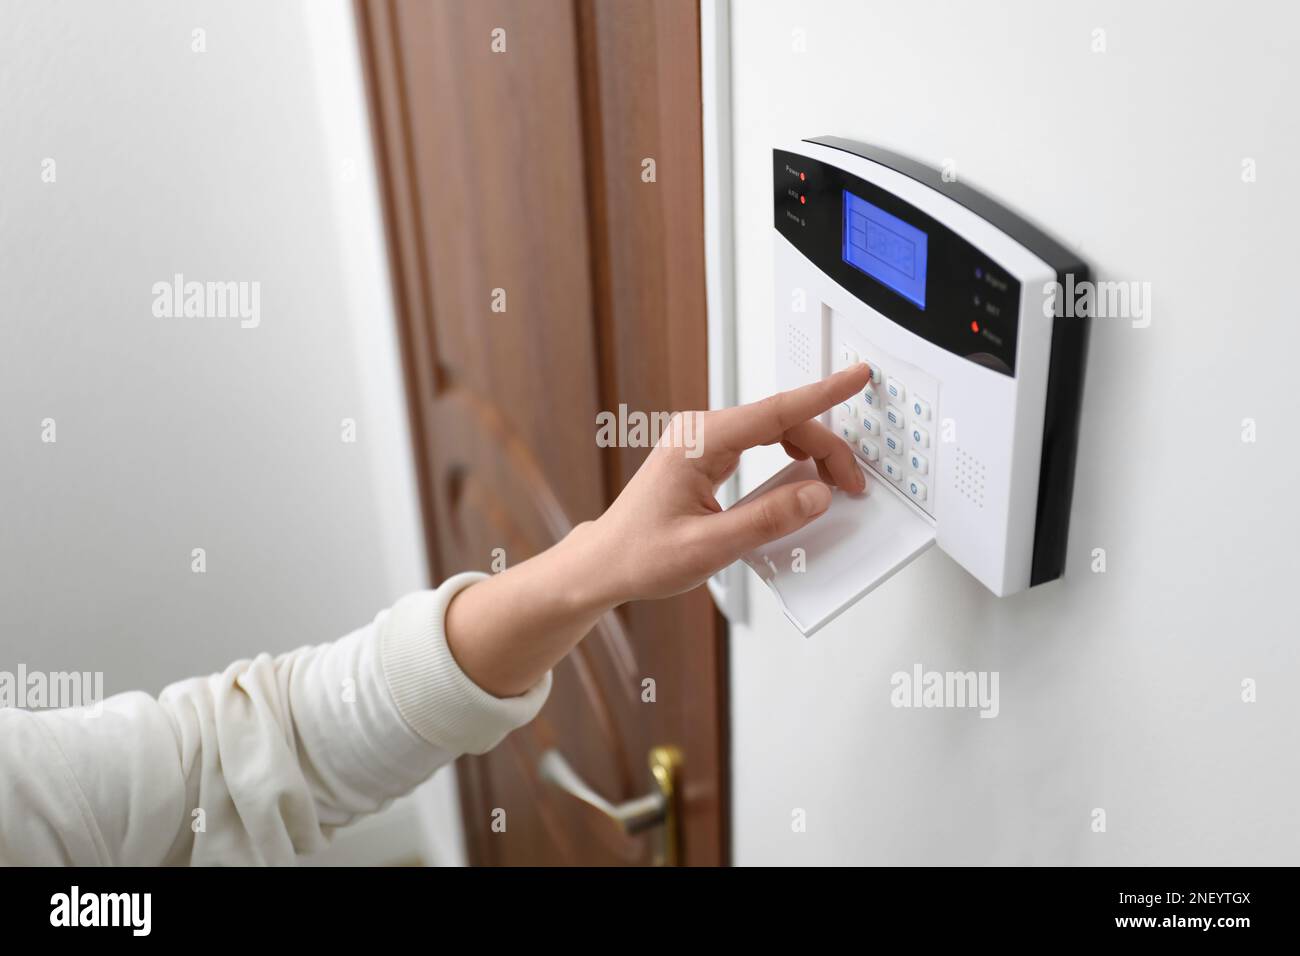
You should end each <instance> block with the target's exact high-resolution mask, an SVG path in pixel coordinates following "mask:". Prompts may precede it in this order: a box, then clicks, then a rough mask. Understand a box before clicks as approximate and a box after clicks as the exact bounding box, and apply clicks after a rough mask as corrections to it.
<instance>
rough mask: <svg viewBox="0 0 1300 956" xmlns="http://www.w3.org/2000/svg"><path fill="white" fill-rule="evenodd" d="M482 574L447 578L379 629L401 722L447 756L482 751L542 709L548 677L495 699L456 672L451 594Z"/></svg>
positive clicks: (396, 608)
mask: <svg viewBox="0 0 1300 956" xmlns="http://www.w3.org/2000/svg"><path fill="white" fill-rule="evenodd" d="M486 577H487V575H486V574H482V573H479V572H477V571H473V572H468V573H465V574H457V575H455V576H454V577H450V578H448V579H447V580H446V581H444V582H443V583H442V585H441V586H440V587H439V588H438V589H437V590H436V591H417V592H415V593H414V594H408V595H407V596H406V597H404V598H402V599H401V600H400V601H398V602H397V603H396V604H394V605H393V607H392V610H391V611H389V613H388V615H387V617H386V619H385V620H384V622H383V623H382V624H381V625H380V627H381V631H382V633H381V634H380V659H381V661H382V664H383V670H384V679H385V680H386V681H387V682H388V690H389V693H391V694H392V695H393V702H394V703H395V704H396V705H397V709H398V711H399V712H400V713H401V715H402V717H403V718H404V719H405V720H406V722H407V723H408V724H409V725H410V726H411V729H412V730H414V731H415V732H416V733H417V734H419V735H420V736H421V737H423V738H424V739H425V740H427V741H428V742H429V743H431V744H433V745H435V746H437V747H441V748H443V749H444V750H448V751H450V752H451V753H455V754H462V753H472V754H481V753H485V752H487V751H489V750H491V749H492V748H493V747H495V746H496V745H497V744H498V743H500V742H501V739H502V738H503V737H505V735H506V734H508V733H510V732H511V731H512V730H515V729H516V728H518V727H522V726H523V725H524V724H526V723H528V722H529V721H530V720H532V719H533V718H534V717H536V716H537V712H538V711H539V710H541V709H542V705H543V704H544V703H546V698H547V695H548V694H550V692H551V674H550V671H547V673H546V676H545V677H543V678H542V679H541V680H540V681H538V682H537V683H536V684H534V685H533V686H532V687H531V688H530V689H529V690H528V691H527V692H526V693H524V694H522V695H521V696H519V697H507V698H501V697H494V696H492V695H491V694H489V693H488V692H487V691H485V690H483V688H481V687H479V686H478V685H477V684H475V683H474V682H473V681H472V680H470V678H469V677H468V676H467V675H466V674H465V672H464V671H462V670H461V669H460V665H459V664H457V663H456V659H455V658H454V657H452V655H451V649H450V648H448V647H447V637H446V630H445V628H444V624H443V622H444V618H445V616H446V613H447V606H448V605H449V604H450V603H451V599H452V598H453V597H455V596H456V594H457V593H458V592H459V591H461V590H463V589H464V588H467V587H469V586H470V585H471V584H474V583H475V582H478V581H482V580H484V579H485V578H486Z"/></svg>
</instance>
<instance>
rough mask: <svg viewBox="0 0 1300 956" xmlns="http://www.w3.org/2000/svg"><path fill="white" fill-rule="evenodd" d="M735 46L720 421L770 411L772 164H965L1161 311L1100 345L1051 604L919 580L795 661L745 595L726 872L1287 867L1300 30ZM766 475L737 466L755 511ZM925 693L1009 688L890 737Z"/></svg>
mask: <svg viewBox="0 0 1300 956" xmlns="http://www.w3.org/2000/svg"><path fill="white" fill-rule="evenodd" d="M731 16H732V41H733V42H732V50H731V56H732V77H731V78H732V83H733V90H732V95H733V97H734V113H733V116H732V119H733V128H734V130H735V141H734V176H735V209H736V212H735V217H736V218H735V228H736V237H737V238H736V268H737V274H736V287H737V314H738V315H739V316H741V319H740V327H739V356H740V391H741V398H742V399H745V400H749V399H753V398H757V397H759V396H761V395H763V394H765V393H766V392H767V391H768V390H769V389H770V388H771V383H772V376H771V369H772V350H773V336H772V307H771V287H772V272H771V263H772V205H771V184H770V177H771V158H770V157H771V148H772V147H773V145H776V144H780V143H782V142H783V141H787V140H792V139H798V138H802V137H806V136H814V135H818V134H823V133H829V134H834V135H839V136H845V137H850V138H855V139H861V140H865V141H868V142H872V143H876V144H879V145H882V146H886V147H889V148H893V149H895V150H898V151H900V152H904V153H907V154H910V155H912V156H914V157H916V158H918V159H921V160H923V161H927V162H929V163H930V164H932V165H935V166H937V165H939V164H940V163H942V162H943V161H944V160H945V159H953V160H955V161H956V163H957V170H958V174H959V176H960V177H962V178H963V179H965V180H966V181H968V182H969V183H971V184H972V185H975V186H977V187H980V188H983V189H986V190H987V191H989V192H990V193H992V194H993V195H995V196H996V197H998V198H1000V199H1001V200H1003V201H1005V202H1006V203H1008V204H1009V205H1011V206H1012V207H1013V208H1016V209H1018V210H1019V211H1021V212H1022V213H1024V214H1027V215H1028V216H1029V217H1030V218H1032V219H1034V220H1036V221H1038V222H1039V223H1040V224H1042V225H1044V226H1045V227H1046V228H1047V229H1049V230H1050V231H1052V232H1054V233H1055V234H1056V235H1057V236H1058V237H1059V238H1060V239H1062V240H1063V241H1065V242H1066V243H1067V244H1069V245H1071V246H1073V247H1074V248H1076V249H1078V250H1080V251H1081V252H1082V253H1083V255H1084V256H1085V258H1086V260H1087V261H1089V262H1090V263H1091V265H1092V266H1093V267H1094V268H1095V269H1096V270H1097V271H1098V272H1099V273H1100V274H1101V277H1102V278H1113V279H1134V280H1139V281H1149V282H1150V283H1152V287H1153V299H1154V309H1153V316H1152V318H1153V320H1152V323H1151V325H1150V327H1149V328H1146V329H1135V328H1133V327H1132V326H1131V324H1130V323H1128V322H1124V321H1118V320H1105V321H1099V322H1097V324H1096V325H1095V327H1094V333H1093V342H1092V347H1091V351H1090V356H1089V368H1088V378H1087V388H1086V399H1085V406H1084V416H1083V431H1082V439H1081V445H1080V461H1079V468H1078V473H1077V483H1076V489H1075V496H1074V511H1073V519H1072V522H1071V531H1070V552H1069V560H1068V570H1067V573H1066V576H1065V579H1064V580H1063V581H1060V582H1057V583H1053V584H1050V585H1047V586H1044V587H1041V588H1036V589H1034V590H1033V591H1031V592H1029V593H1025V594H1022V595H1019V596H1016V597H1013V598H1008V599H1002V600H999V599H996V598H994V597H992V596H991V595H990V594H989V593H988V592H986V591H985V590H984V589H983V588H981V587H980V586H979V585H978V584H976V583H975V582H974V581H973V579H971V578H970V577H969V576H968V575H967V574H966V573H965V572H963V571H962V570H961V569H960V568H959V567H958V566H957V565H956V564H954V563H953V562H952V561H951V560H950V559H949V558H948V557H946V556H945V555H943V554H941V553H939V552H938V551H937V550H935V551H931V552H929V553H928V554H927V555H925V556H924V557H923V558H921V559H920V560H918V561H917V562H916V563H915V564H914V565H912V566H911V567H910V568H908V569H906V570H905V571H904V572H902V573H901V574H899V575H898V576H897V577H895V578H894V579H893V580H891V581H890V582H888V583H887V584H886V585H884V586H883V587H881V588H880V589H879V590H878V591H876V592H875V593H874V594H872V595H871V596H869V597H868V598H867V599H866V600H865V601H863V602H862V603H861V604H859V605H858V606H857V607H855V608H854V609H853V610H852V611H851V612H849V613H848V614H846V615H844V616H843V617H841V618H840V619H839V620H838V621H836V622H835V623H834V624H833V625H831V626H829V627H827V628H826V629H825V630H824V631H822V632H821V633H819V634H818V635H817V636H815V637H814V638H812V639H811V640H807V641H805V640H803V639H802V638H800V637H799V636H798V634H797V632H795V631H794V630H793V628H791V627H790V626H789V625H788V624H787V623H786V622H785V621H784V619H783V617H782V616H781V613H780V611H779V610H778V609H777V606H776V603H775V601H774V600H773V598H772V597H771V596H770V594H769V593H768V592H767V591H766V589H764V588H763V587H761V586H760V585H758V584H757V583H756V582H752V583H751V586H750V588H749V595H750V597H749V605H750V606H749V608H748V612H749V620H750V624H749V625H748V626H740V627H737V628H735V629H733V636H732V642H731V654H732V658H731V660H732V675H731V690H732V707H733V721H734V724H733V728H732V734H733V746H734V754H733V756H734V773H735V779H734V788H733V792H734V794H735V797H734V809H735V826H734V833H735V858H736V861H737V862H739V863H743V864H754V863H777V862H789V863H830V862H833V863H913V864H922V863H954V864H975V863H1014V864H1020V863H1040V864H1046V863H1063V864H1103V863H1114V864H1191V863H1200V864H1252V863H1291V864H1295V863H1297V862H1300V811H1298V810H1297V809H1296V799H1295V795H1296V792H1297V789H1298V788H1300V720H1298V718H1300V705H1298V704H1297V700H1296V696H1295V689H1296V687H1297V683H1298V682H1300V651H1298V650H1297V643H1298V642H1297V631H1296V624H1295V611H1296V603H1295V599H1294V594H1295V590H1296V585H1295V582H1294V579H1295V575H1296V572H1297V561H1296V557H1297V549H1296V536H1297V533H1300V506H1298V505H1297V501H1296V497H1295V486H1296V471H1297V465H1298V464H1300V455H1298V454H1297V449H1296V439H1297V437H1298V436H1297V429H1296V424H1295V423H1296V413H1297V410H1298V406H1300V401H1298V400H1297V397H1296V396H1297V390H1296V388H1295V386H1294V384H1293V379H1294V376H1293V374H1292V371H1291V365H1292V364H1293V362H1294V357H1295V354H1296V351H1297V346H1298V345H1300V331H1297V328H1298V325H1300V314H1297V308H1296V304H1295V298H1294V296H1293V294H1292V292H1291V290H1290V288H1289V284H1290V282H1291V280H1292V277H1293V275H1294V272H1295V257H1296V248H1297V243H1296V233H1295V223H1294V216H1295V213H1296V210H1297V209H1300V178H1298V177H1297V176H1296V175H1295V173H1294V170H1293V168H1292V167H1293V166H1294V158H1295V157H1296V156H1297V155H1300V123H1297V119H1296V112H1295V100H1296V97H1297V93H1300V72H1298V71H1300V67H1297V65H1296V60H1295V55H1294V49H1293V38H1294V36H1295V35H1296V34H1297V32H1300V10H1297V8H1295V7H1294V6H1287V5H1281V4H1270V3H1236V4H1232V5H1227V6H1224V5H1217V4H1216V5H1209V4H1188V3H1173V2H1169V3H1143V4H1133V3H1097V2H1088V3H1082V2H1075V3H1068V4H1057V3H1041V2H1033V0H1017V2H1013V3H991V2H990V3H978V4H968V3H958V2H952V3H933V2H908V3H874V2H873V3H862V2H856V0H824V2H803V3H799V4H789V3H784V2H768V0H742V2H737V3H733V4H732V13H731ZM1094 28H1103V29H1104V30H1105V34H1106V42H1107V51H1106V52H1105V53H1093V52H1091V49H1090V48H1091V44H1092V42H1093V30H1094ZM796 30H802V31H804V32H805V36H806V52H803V53H799V52H795V51H794V50H793V43H792V39H793V35H794V31H796ZM1243 157H1251V158H1253V159H1255V160H1256V162H1257V169H1258V181H1257V182H1255V183H1253V184H1246V183H1243V181H1242V178H1241V163H1242V159H1243ZM1244 418H1254V419H1256V420H1257V423H1258V440H1257V442H1255V443H1253V444H1248V443H1244V442H1243V441H1242V438H1241V436H1242V420H1243V419H1244ZM778 458H779V454H778V452H777V451H775V450H764V451H763V452H759V453H754V454H753V457H752V458H749V459H747V460H746V462H745V463H744V466H743V470H742V483H743V486H744V488H745V490H748V489H749V488H752V487H753V486H754V485H756V484H757V483H758V482H759V481H760V480H761V479H762V478H763V477H765V476H766V475H767V474H770V473H771V471H773V470H775V467H776V464H777V461H778ZM1094 548H1104V549H1105V551H1106V555H1107V568H1108V570H1107V571H1106V573H1104V574H1095V573H1092V572H1091V570H1090V554H1091V552H1092V550H1093V549H1094ZM917 662H920V663H922V664H923V665H924V666H925V668H926V669H933V670H940V671H944V670H962V671H965V670H988V671H998V672H999V673H1000V698H1001V713H1000V715H999V716H998V717H997V718H996V719H993V720H983V719H979V718H978V717H977V715H976V714H975V713H974V712H973V711H956V710H905V709H895V708H893V707H891V706H890V700H889V692H890V676H891V675H892V674H893V673H894V672H895V671H899V670H910V669H911V667H912V665H913V664H915V663H917ZM1244 678H1253V679H1254V680H1255V681H1257V684H1258V702H1257V703H1254V704H1247V703H1243V702H1242V700H1241V681H1242V680H1243V679H1244ZM796 808H799V809H803V810H805V811H806V814H807V831H806V832H804V833H796V832H793V831H792V826H791V820H792V812H793V811H794V810H795V809H796ZM1094 808H1104V809H1105V811H1106V813H1107V830H1106V832H1105V833H1093V832H1091V829H1090V824H1091V821H1092V817H1091V813H1092V810H1093V809H1094Z"/></svg>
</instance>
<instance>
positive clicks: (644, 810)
mask: <svg viewBox="0 0 1300 956" xmlns="http://www.w3.org/2000/svg"><path fill="white" fill-rule="evenodd" d="M649 762H650V775H651V776H652V777H653V778H654V783H655V788H654V789H653V790H651V791H650V792H649V793H647V794H645V795H644V796H640V797H633V798H632V799H631V800H625V801H624V802H623V803H617V804H616V803H610V802H609V801H608V800H606V799H605V798H604V797H603V796H601V795H600V794H599V793H597V792H596V791H595V790H593V789H592V788H591V787H590V786H588V785H587V782H586V781H585V780H583V779H582V777H580V776H578V772H577V771H576V770H574V769H573V767H572V766H570V764H569V761H567V760H565V759H564V755H563V754H562V753H560V752H559V751H558V750H554V749H552V750H548V751H546V752H545V753H544V754H542V756H541V759H540V760H539V761H538V763H537V771H538V774H539V775H540V776H541V778H542V779H543V780H545V781H546V782H547V783H551V784H554V785H555V786H556V787H559V788H560V789H561V790H563V791H564V792H565V793H567V794H569V796H571V797H574V798H576V799H578V800H581V801H582V802H583V803H585V804H587V806H589V807H594V808H595V809H597V810H599V811H600V812H601V813H603V814H604V815H605V816H607V817H609V819H611V820H613V821H614V822H615V823H617V824H618V825H619V827H621V828H622V830H623V832H624V833H629V834H636V833H644V832H645V831H647V830H653V829H656V828H657V829H658V830H659V840H658V841H657V845H656V847H655V865H657V866H676V865H677V864H678V862H679V861H680V860H681V822H680V813H679V811H678V800H679V799H680V794H679V793H678V779H677V778H678V773H679V771H680V769H681V762H682V755H681V752H680V751H679V750H678V749H677V748H676V747H667V746H665V747H651V748H650V754H649Z"/></svg>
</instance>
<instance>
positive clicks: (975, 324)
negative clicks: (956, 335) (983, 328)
mask: <svg viewBox="0 0 1300 956" xmlns="http://www.w3.org/2000/svg"><path fill="white" fill-rule="evenodd" d="M970 330H971V331H972V332H978V331H979V330H980V324H979V323H978V322H976V321H975V320H974V319H971V323H970Z"/></svg>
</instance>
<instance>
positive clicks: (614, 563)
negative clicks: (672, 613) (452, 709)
mask: <svg viewBox="0 0 1300 956" xmlns="http://www.w3.org/2000/svg"><path fill="white" fill-rule="evenodd" d="M870 377H871V372H870V370H869V369H868V367H867V366H866V365H858V366H856V367H854V368H851V369H846V370H845V371H843V372H839V373H837V374H835V375H832V376H831V377H830V378H827V379H824V380H822V381H820V382H814V383H813V384H811V385H806V386H804V387H803V388H797V389H794V390H792V391H789V392H781V393H780V394H778V395H773V396H771V397H770V398H765V399H763V400H762V401H760V402H755V403H753V404H752V405H742V406H739V407H737V408H728V409H723V410H721V411H716V412H687V413H685V414H686V415H688V416H693V418H692V420H691V421H689V422H682V421H678V422H677V423H676V425H675V426H674V427H671V428H669V429H668V430H667V431H666V432H665V434H664V435H663V437H662V438H661V439H660V441H659V443H658V444H657V445H656V446H655V448H654V449H653V451H651V453H650V456H649V457H648V458H647V459H646V461H645V463H644V464H643V465H642V466H641V468H640V469H639V470H638V471H637V473H636V474H635V475H633V476H632V480H631V481H629V482H628V484H627V487H626V488H624V489H623V492H622V494H620V495H619V496H618V498H617V500H615V502H614V503H613V504H612V505H611V506H610V507H609V510H608V511H606V512H605V513H604V514H603V515H601V517H600V518H599V519H597V520H596V521H592V522H587V523H585V524H582V525H579V526H578V527H577V528H574V529H573V531H572V533H570V534H569V536H568V537H566V538H565V539H564V540H563V541H561V542H560V543H559V544H557V545H555V546H554V547H552V548H550V549H548V550H546V551H544V552H542V553H541V554H539V555H537V556H536V557H534V558H531V559H530V560H528V561H525V562H523V563H522V564H519V565H517V566H515V567H512V568H510V569H509V570H507V571H503V572H501V573H500V574H497V575H495V576H493V577H491V578H489V579H488V580H486V581H480V582H479V583H477V584H474V585H471V586H470V587H468V588H466V589H465V590H464V591H462V592H460V594H458V595H456V597H455V598H453V599H452V602H451V605H450V606H449V607H448V608H447V617H446V621H445V627H446V631H445V633H446V638H447V644H448V646H449V647H450V648H451V652H452V655H453V656H454V657H455V658H456V661H457V663H458V664H460V667H461V669H462V670H463V671H464V672H465V673H466V674H467V675H468V676H469V677H470V679H471V680H473V681H474V682H475V683H477V684H478V685H479V686H480V687H482V688H483V689H484V690H486V691H488V692H489V693H491V694H495V695H496V696H498V697H511V696H516V695H518V694H522V693H524V692H525V691H526V690H528V689H529V688H530V687H532V686H533V685H534V684H535V683H537V681H539V680H541V678H542V677H543V675H545V673H546V672H547V671H548V670H550V668H552V667H553V666H555V664H556V663H557V662H558V661H559V660H560V659H561V658H562V657H564V655H565V654H567V653H568V652H569V651H570V650H571V649H572V648H573V646H574V645H575V644H577V643H578V641H580V640H582V638H583V637H584V636H585V635H586V634H587V632H588V631H590V630H591V628H592V627H593V626H594V625H595V623H596V621H597V620H598V619H599V618H600V616H601V615H602V614H604V613H605V612H606V611H608V610H609V609H610V608H613V607H617V606H618V605H619V604H622V603H624V602H625V601H632V600H640V599H644V598H660V597H667V596H669V595H671V594H678V593H680V592H682V591H686V590H689V589H691V588H693V587H695V586H696V585H698V584H700V583H701V582H702V581H704V580H706V579H707V578H708V577H709V575H711V574H713V573H714V572H715V571H718V570H720V569H722V568H725V567H726V566H727V565H729V564H731V563H732V562H733V561H735V560H736V559H737V558H739V557H740V556H741V555H742V554H744V553H745V552H746V551H748V550H749V549H751V548H754V547H757V546H758V545H760V544H763V543H764V542H767V541H772V540H774V539H776V538H780V537H783V536H784V535H787V534H789V533H790V532H792V531H795V530H797V529H798V528H802V527H803V526H804V525H806V524H808V523H809V522H810V521H813V520H815V519H816V518H817V516H818V515H820V514H821V513H822V512H824V511H825V510H826V509H827V508H828V507H829V506H830V503H831V491H830V488H828V487H827V485H826V484H824V483H823V482H826V483H830V484H835V485H838V486H839V487H841V488H843V489H845V490H846V491H850V492H855V493H856V492H860V491H862V490H863V489H864V487H865V479H864V477H863V474H862V469H861V468H859V467H858V464H857V461H856V460H855V458H854V455H853V452H852V450H851V449H850V448H849V446H848V445H846V444H845V443H844V441H843V440H842V439H841V438H840V437H839V436H838V435H835V434H832V433H831V432H830V431H829V430H827V429H826V428H825V426H823V425H822V424H821V423H820V422H818V421H816V420H815V419H816V417H817V416H818V415H820V414H821V413H822V412H824V411H826V410H827V409H829V408H833V407H834V406H835V405H838V404H839V403H840V402H842V401H845V400H847V399H848V398H850V397H851V396H853V395H855V394H857V393H858V392H859V391H861V390H862V389H863V388H865V387H866V384H867V381H868V379H869V378H870ZM680 418H681V416H679V419H680ZM686 439H689V440H686ZM776 442H780V443H781V444H782V446H783V447H784V448H785V450H786V451H787V452H788V453H789V454H790V456H791V457H793V458H797V459H800V460H803V459H807V458H812V459H813V460H814V461H816V463H817V472H818V474H819V475H820V476H821V478H822V481H817V480H810V481H802V482H797V483H794V484H789V485H784V486H782V487H780V488H774V489H772V490H771V491H769V492H767V493H766V494H764V495H762V496H760V497H758V498H756V499H754V500H753V501H749V502H746V503H745V504H743V505H739V506H736V507H733V508H730V509H729V510H727V511H723V510H722V508H721V506H720V505H719V504H718V502H717V499H715V498H714V497H713V495H714V492H716V491H717V489H718V486H719V485H721V484H722V482H723V481H725V480H726V479H727V478H728V477H729V476H730V475H731V474H732V473H733V472H734V471H735V470H736V466H737V465H738V464H739V463H740V455H741V452H743V451H744V450H745V449H747V448H753V447H754V446H755V445H772V444H775V443H776Z"/></svg>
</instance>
